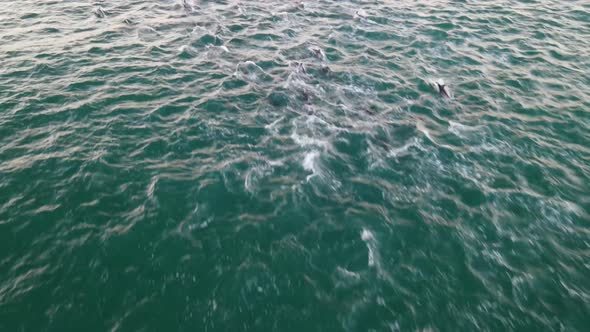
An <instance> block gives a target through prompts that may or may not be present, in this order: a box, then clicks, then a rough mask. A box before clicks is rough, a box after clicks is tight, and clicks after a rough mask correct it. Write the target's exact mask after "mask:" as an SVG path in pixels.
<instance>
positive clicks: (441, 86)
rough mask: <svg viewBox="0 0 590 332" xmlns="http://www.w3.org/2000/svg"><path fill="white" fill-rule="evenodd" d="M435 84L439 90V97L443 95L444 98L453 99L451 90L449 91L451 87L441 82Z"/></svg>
mask: <svg viewBox="0 0 590 332" xmlns="http://www.w3.org/2000/svg"><path fill="white" fill-rule="evenodd" d="M435 83H436V87H437V88H438V94H439V95H441V96H442V97H447V98H451V89H449V87H448V86H446V84H445V82H443V81H442V80H440V81H438V82H435Z"/></svg>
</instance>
